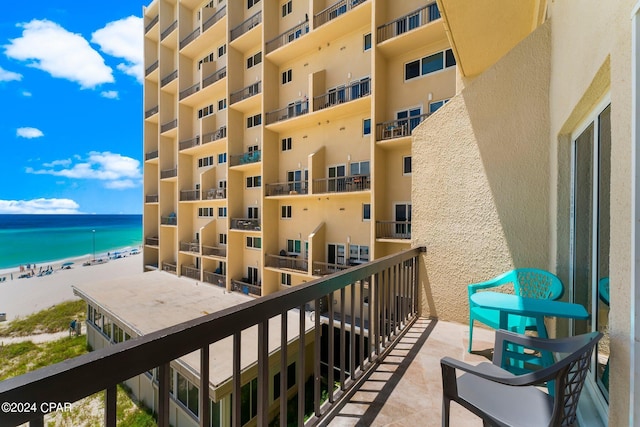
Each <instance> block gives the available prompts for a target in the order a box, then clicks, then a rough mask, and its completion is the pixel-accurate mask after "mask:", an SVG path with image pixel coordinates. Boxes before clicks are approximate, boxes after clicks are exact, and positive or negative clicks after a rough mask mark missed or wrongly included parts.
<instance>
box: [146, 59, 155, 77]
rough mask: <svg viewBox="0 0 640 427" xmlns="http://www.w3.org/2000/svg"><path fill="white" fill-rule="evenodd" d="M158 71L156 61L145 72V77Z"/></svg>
mask: <svg viewBox="0 0 640 427" xmlns="http://www.w3.org/2000/svg"><path fill="white" fill-rule="evenodd" d="M157 69H158V61H156V62H154V63H153V64H151V65H149V67H147V69H146V70H144V75H145V76H148V75H149V74H151V73H153V72H154V71H155V70H157Z"/></svg>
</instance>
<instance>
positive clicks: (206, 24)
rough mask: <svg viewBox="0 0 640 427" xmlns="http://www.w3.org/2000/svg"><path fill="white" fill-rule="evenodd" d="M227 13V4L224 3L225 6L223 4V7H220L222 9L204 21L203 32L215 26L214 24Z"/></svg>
mask: <svg viewBox="0 0 640 427" xmlns="http://www.w3.org/2000/svg"><path fill="white" fill-rule="evenodd" d="M226 14H227V6H226V5H224V6H222V8H220V10H218V11H217V12H216V13H214V14H213V15H212V16H211V17H210V18H208V19H207V20H206V21H204V24H202V32H205V31H207V30H208V29H209V28H211V27H213V25H214V24H215V23H216V22H218V21H220V20H221V19H222V18H224V16H225V15H226Z"/></svg>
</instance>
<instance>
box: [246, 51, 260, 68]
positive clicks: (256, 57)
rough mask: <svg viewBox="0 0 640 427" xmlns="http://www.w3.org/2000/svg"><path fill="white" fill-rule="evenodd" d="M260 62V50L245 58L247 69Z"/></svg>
mask: <svg viewBox="0 0 640 427" xmlns="http://www.w3.org/2000/svg"><path fill="white" fill-rule="evenodd" d="M261 62H262V52H258V53H256V54H255V55H253V56H250V57H248V58H247V69H249V68H251V67H253V66H255V65H258V64H259V63H261Z"/></svg>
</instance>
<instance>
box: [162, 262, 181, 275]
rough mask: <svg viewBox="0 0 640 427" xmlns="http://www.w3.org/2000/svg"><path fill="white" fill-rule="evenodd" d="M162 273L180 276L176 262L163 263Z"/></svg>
mask: <svg viewBox="0 0 640 427" xmlns="http://www.w3.org/2000/svg"><path fill="white" fill-rule="evenodd" d="M162 271H166V272H168V273H171V274H178V265H177V264H176V262H175V261H173V262H167V261H165V262H163V263H162Z"/></svg>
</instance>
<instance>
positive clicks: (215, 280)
mask: <svg viewBox="0 0 640 427" xmlns="http://www.w3.org/2000/svg"><path fill="white" fill-rule="evenodd" d="M202 280H204V281H205V282H207V283H211V284H212V285H217V286H220V287H221V288H224V287H225V286H226V283H227V277H226V276H224V275H222V274H219V273H216V272H213V271H207V270H204V276H203V279H202Z"/></svg>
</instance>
